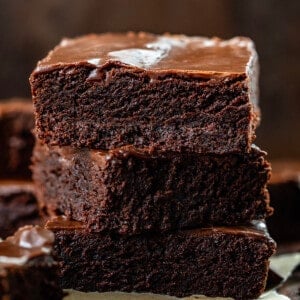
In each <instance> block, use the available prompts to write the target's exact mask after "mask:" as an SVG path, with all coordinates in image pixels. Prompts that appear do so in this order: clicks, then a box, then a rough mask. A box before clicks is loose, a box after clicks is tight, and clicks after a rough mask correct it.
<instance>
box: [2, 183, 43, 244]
mask: <svg viewBox="0 0 300 300" xmlns="http://www.w3.org/2000/svg"><path fill="white" fill-rule="evenodd" d="M0 216H1V218H0V237H1V238H6V237H7V236H9V235H12V234H13V233H14V232H15V231H16V230H17V229H18V228H19V227H21V226H24V225H36V224H40V222H41V220H40V217H39V209H38V204H37V200H36V197H35V192H34V187H33V184H32V182H28V181H4V180H2V181H0Z"/></svg>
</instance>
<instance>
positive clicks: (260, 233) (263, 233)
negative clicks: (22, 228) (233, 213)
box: [45, 216, 273, 241]
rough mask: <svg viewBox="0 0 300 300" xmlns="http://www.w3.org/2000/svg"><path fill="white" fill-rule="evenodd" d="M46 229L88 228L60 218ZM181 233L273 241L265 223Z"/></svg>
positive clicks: (53, 220) (46, 226) (217, 227)
mask: <svg viewBox="0 0 300 300" xmlns="http://www.w3.org/2000/svg"><path fill="white" fill-rule="evenodd" d="M45 228H47V229H49V230H53V231H58V230H85V229H86V226H85V225H84V223H83V222H79V221H74V220H70V219H68V218H67V217H65V216H59V217H53V218H52V219H51V220H48V222H47V223H46V225H45ZM181 232H182V233H186V234H193V235H197V236H201V235H202V236H205V235H210V234H232V235H248V236H249V235H250V236H254V237H257V238H263V239H265V238H268V239H270V240H272V239H271V238H270V236H269V234H268V232H267V228H266V224H265V222H263V221H252V223H251V224H249V225H248V226H232V227H230V226H215V227H209V228H197V229H186V230H181ZM272 241H273V240H272Z"/></svg>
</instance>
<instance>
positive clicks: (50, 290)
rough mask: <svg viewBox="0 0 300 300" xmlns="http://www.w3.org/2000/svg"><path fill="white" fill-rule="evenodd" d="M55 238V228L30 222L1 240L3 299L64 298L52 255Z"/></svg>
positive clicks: (0, 289)
mask: <svg viewBox="0 0 300 300" xmlns="http://www.w3.org/2000/svg"><path fill="white" fill-rule="evenodd" d="M53 241H54V235H53V233H52V232H51V231H49V230H45V229H42V228H40V227H37V226H36V227H33V226H26V227H23V228H21V229H19V230H18V231H17V232H16V233H15V235H13V236H11V237H9V238H7V239H6V240H5V241H2V242H0V299H10V300H21V299H31V300H41V299H45V300H47V299H49V300H50V299H51V300H57V299H62V298H63V292H62V290H61V289H60V288H59V286H58V277H57V273H56V264H55V262H54V260H53V258H52V257H51V256H50V251H51V249H52V244H53Z"/></svg>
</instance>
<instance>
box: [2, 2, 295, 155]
mask: <svg viewBox="0 0 300 300" xmlns="http://www.w3.org/2000/svg"><path fill="white" fill-rule="evenodd" d="M299 15H300V1H299V0H289V1H282V0H207V1H202V0H106V1H99V0H49V1H46V0H44V1H42V0H13V1H7V0H0V37H1V39H0V61H1V72H0V98H9V97H13V96H28V97H29V96H30V89H29V84H28V76H29V74H30V73H31V71H32V70H33V68H34V67H35V65H36V62H37V60H39V59H41V58H43V57H44V56H45V55H46V54H47V52H48V51H49V50H50V49H52V48H53V47H54V46H55V45H56V44H57V43H58V42H59V41H60V40H61V38H62V37H73V36H77V35H82V34H85V33H90V32H94V33H101V32H106V31H118V32H124V31H128V30H134V31H140V30H142V31H149V32H154V33H163V32H171V33H184V34H187V35H204V36H219V37H222V38H230V37H232V36H235V35H245V36H249V37H251V38H252V39H253V40H254V41H255V43H256V47H257V50H258V53H259V57H260V65H261V76H260V91H261V93H260V104H261V109H262V113H263V118H262V124H261V126H260V128H259V130H258V133H257V136H258V138H257V141H256V144H258V145H259V146H260V147H261V148H262V149H264V150H267V151H268V152H269V155H270V157H271V159H277V158H286V157H287V158H290V159H296V158H300V85H299V78H300V76H299V73H300V55H299V54H300V33H299V31H300V18H299Z"/></svg>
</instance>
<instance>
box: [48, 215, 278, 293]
mask: <svg viewBox="0 0 300 300" xmlns="http://www.w3.org/2000/svg"><path fill="white" fill-rule="evenodd" d="M46 228H48V229H50V230H52V231H53V232H54V233H55V243H54V252H53V253H54V257H55V259H56V260H57V262H58V263H59V268H60V271H61V274H60V280H61V286H62V287H63V288H67V289H70V288H72V289H76V290H81V291H99V292H106V291H125V292H132V291H135V292H151V293H156V294H168V295H173V296H177V297H184V296H189V295H192V294H204V295H207V296H223V297H233V298H235V299H256V298H257V297H258V296H259V295H260V294H261V293H262V292H263V290H264V288H265V283H266V278H267V272H268V266H269V262H268V259H269V257H270V256H271V255H272V254H273V253H274V251H275V243H274V241H273V240H272V239H271V238H270V237H269V236H268V235H267V233H266V232H265V225H264V224H263V223H261V222H256V223H254V224H253V225H251V226H249V227H212V228H203V229H193V230H182V231H176V232H171V233H164V234H143V235H135V236H128V235H110V234H103V233H95V232H89V231H87V230H86V228H85V226H84V225H83V223H80V222H76V221H69V220H67V219H66V218H64V217H58V218H56V219H54V220H51V221H48V223H47V224H46Z"/></svg>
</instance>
